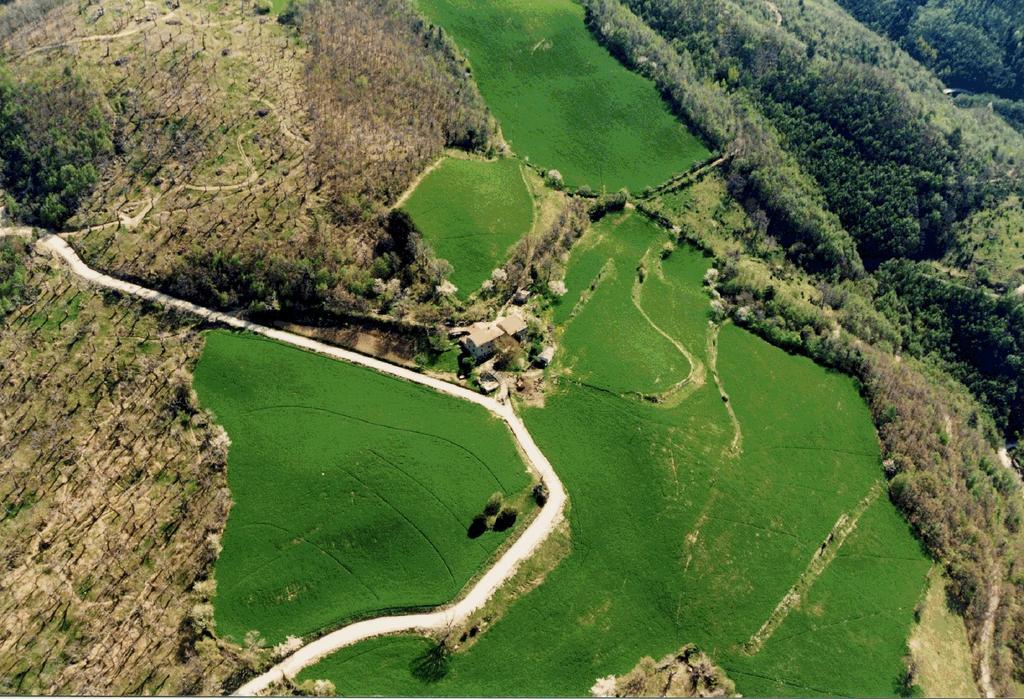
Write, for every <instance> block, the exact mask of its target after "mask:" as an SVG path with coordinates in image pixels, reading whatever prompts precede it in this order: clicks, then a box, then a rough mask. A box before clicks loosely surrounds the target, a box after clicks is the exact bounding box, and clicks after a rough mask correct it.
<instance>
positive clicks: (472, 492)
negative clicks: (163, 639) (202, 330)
mask: <svg viewBox="0 0 1024 699" xmlns="http://www.w3.org/2000/svg"><path fill="white" fill-rule="evenodd" d="M195 388H196V391H197V392H198V394H199V397H200V401H201V403H202V405H203V406H204V407H206V408H208V409H210V410H212V411H213V412H214V413H215V415H216V417H217V421H218V422H219V423H220V424H222V425H223V426H224V427H225V428H226V429H227V431H228V435H229V436H230V437H231V440H232V445H231V449H230V452H229V457H228V484H229V486H230V488H231V496H232V499H233V505H232V508H231V512H230V515H229V517H228V523H227V528H226V530H225V533H224V539H223V551H222V553H221V555H220V558H219V560H218V561H217V565H216V570H215V575H216V580H217V595H216V597H215V599H214V611H215V619H216V623H217V630H218V633H219V634H220V635H221V636H230V637H233V638H234V639H236V640H239V641H240V640H242V639H243V638H244V637H245V635H246V634H247V633H248V632H249V631H251V630H256V631H259V632H260V634H261V635H262V636H263V637H264V638H265V639H266V641H267V642H268V643H271V644H273V643H278V642H280V641H281V640H283V639H284V638H285V637H286V636H289V635H295V636H300V635H304V634H309V633H313V632H317V631H320V630H323V629H326V628H329V627H332V626H336V625H338V624H340V623H342V622H343V621H345V620H348V619H352V618H354V617H357V616H365V615H368V614H371V613H375V612H379V611H382V610H391V609H396V608H405V607H413V606H433V605H438V604H441V603H443V602H447V601H448V600H450V599H451V598H452V597H454V596H455V595H457V593H458V592H459V590H460V589H462V587H463V586H464V585H465V584H466V582H468V581H469V580H470V578H471V577H472V576H473V575H474V574H475V573H476V572H477V571H478V570H479V569H480V568H481V566H482V565H484V563H485V562H486V561H487V560H488V558H489V557H490V556H491V555H492V554H493V552H494V550H495V549H496V548H497V547H498V545H499V544H500V543H501V542H502V541H503V540H504V538H505V537H506V536H508V534H507V533H502V534H498V533H495V532H487V533H485V534H484V535H483V536H480V537H478V538H475V539H470V538H469V537H468V536H467V528H468V527H469V524H470V521H471V520H472V518H473V516H474V515H476V514H477V513H479V512H480V511H481V510H482V509H483V507H484V505H485V503H486V502H487V499H488V498H489V497H490V496H491V495H492V494H493V493H496V492H497V493H502V494H504V495H505V496H506V497H515V496H518V495H521V494H522V492H523V491H524V489H526V488H527V486H528V485H529V484H530V479H529V476H528V474H527V472H526V468H525V466H524V464H523V462H522V461H521V460H520V458H519V455H518V453H517V451H516V447H515V445H514V442H513V440H512V437H511V434H510V433H509V432H508V430H507V428H506V427H505V425H504V424H503V423H502V422H500V421H499V420H497V419H496V418H494V417H492V416H491V415H490V414H489V413H487V412H486V411H485V410H484V409H483V408H481V407H479V406H476V405H472V404H469V403H466V402H464V401H459V400H456V399H454V398H451V397H448V396H444V395H441V394H438V393H436V392H434V391H431V390H429V389H427V388H424V387H421V386H417V385H414V384H410V383H408V382H404V381H400V380H398V379H393V378H390V377H387V376H383V375H381V374H377V373H375V372H373V371H370V370H368V369H364V368H361V367H356V366H351V365H347V364H344V363H341V362H337V361H334V360H331V359H327V358H325V357H321V356H318V355H315V354H312V353H309V352H304V351H301V350H298V349H295V348H291V347H287V346H285V345H281V344H277V343H274V342H271V341H268V340H264V339H261V338H258V337H255V336H248V335H241V334H233V333H229V332H226V331H215V332H210V333H208V334H207V339H206V347H205V349H204V351H203V355H202V359H201V360H200V362H199V364H198V366H197V368H196V372H195ZM513 531H514V530H513Z"/></svg>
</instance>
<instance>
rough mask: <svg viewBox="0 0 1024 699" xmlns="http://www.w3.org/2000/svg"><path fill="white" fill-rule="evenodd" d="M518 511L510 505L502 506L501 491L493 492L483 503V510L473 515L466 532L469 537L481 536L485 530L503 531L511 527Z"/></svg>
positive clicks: (517, 515)
mask: <svg viewBox="0 0 1024 699" xmlns="http://www.w3.org/2000/svg"><path fill="white" fill-rule="evenodd" d="M518 517H519V512H518V510H516V508H514V507H511V506H504V498H503V497H502V495H501V493H495V494H494V495H492V496H491V497H490V498H489V499H488V500H487V504H486V505H484V509H483V512H481V513H480V514H478V515H476V516H474V517H473V520H472V521H471V522H470V524H469V529H468V530H467V531H466V534H467V535H468V536H469V538H470V539H476V538H477V537H479V536H482V535H483V533H484V532H486V531H487V530H491V531H496V532H504V531H508V530H509V529H511V528H512V526H513V525H515V523H516V519H517V518H518Z"/></svg>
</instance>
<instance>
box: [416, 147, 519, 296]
mask: <svg viewBox="0 0 1024 699" xmlns="http://www.w3.org/2000/svg"><path fill="white" fill-rule="evenodd" d="M520 167H521V166H520V164H519V161H517V160H514V159H511V158H507V159H502V160H495V161H490V162H488V161H483V160H466V159H463V158H446V159H445V160H444V162H442V163H441V165H440V166H438V168H437V169H435V170H434V171H433V172H431V173H429V174H428V175H427V176H426V177H424V178H423V181H422V182H421V183H420V184H419V186H418V187H417V188H416V190H415V191H414V192H413V194H412V196H411V197H410V198H409V201H408V202H407V203H406V204H405V206H404V207H403V208H404V209H405V210H406V211H407V212H408V213H409V215H410V216H411V217H412V220H413V221H414V222H415V223H416V227H417V228H418V229H419V230H420V232H422V233H423V237H424V238H425V239H426V241H427V242H429V243H430V244H431V245H432V246H433V248H434V252H435V253H436V254H437V256H438V257H441V258H444V259H446V260H448V261H449V262H450V263H451V264H452V267H453V271H452V274H451V276H450V277H449V280H450V281H451V282H452V283H453V284H454V285H455V286H456V287H458V289H459V296H460V297H462V298H465V297H467V296H468V295H469V294H470V293H472V292H473V291H476V290H477V289H478V288H480V284H482V283H483V281H484V280H485V279H488V278H489V277H490V276H491V270H493V269H494V268H495V267H498V266H500V265H501V263H502V262H503V261H504V260H505V257H506V253H507V252H508V249H509V248H510V247H511V246H512V245H513V244H514V243H515V242H516V241H517V240H519V239H520V238H521V237H522V236H523V235H525V234H526V233H528V232H529V231H530V226H531V225H532V223H533V200H532V198H531V196H530V191H529V190H528V189H527V188H526V182H524V181H523V175H522V172H520Z"/></svg>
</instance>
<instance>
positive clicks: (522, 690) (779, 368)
mask: <svg viewBox="0 0 1024 699" xmlns="http://www.w3.org/2000/svg"><path fill="white" fill-rule="evenodd" d="M664 236H665V234H664V233H663V232H662V231H660V230H659V229H657V228H655V227H654V226H653V225H651V224H648V223H647V222H645V221H643V220H642V219H640V218H639V217H638V215H636V214H632V215H629V214H627V215H625V216H620V217H615V218H608V219H605V220H604V221H603V222H601V223H600V224H598V225H597V226H595V228H594V229H593V230H592V231H591V232H590V233H589V234H588V235H587V236H586V237H585V238H584V239H583V241H581V245H580V247H579V248H578V249H577V250H576V251H574V253H573V257H572V258H571V261H570V269H569V273H568V279H569V280H570V282H569V284H568V285H569V287H570V289H569V293H568V294H567V295H566V297H565V299H564V301H565V302H566V304H567V305H568V306H569V307H570V310H565V308H564V306H563V307H562V308H559V309H558V315H559V316H560V317H561V318H562V323H563V327H564V328H565V335H564V340H565V341H564V350H565V351H564V353H563V355H565V357H564V359H563V361H564V362H565V363H566V365H567V367H568V368H569V369H570V373H568V374H567V375H566V376H564V377H563V378H562V379H560V380H559V382H558V385H557V387H556V389H555V391H554V392H553V394H552V395H550V396H549V397H548V399H547V401H546V404H545V406H544V407H543V408H531V409H528V410H526V412H525V419H526V422H527V424H528V426H529V428H530V430H531V432H532V433H533V435H534V437H535V438H536V440H537V442H538V443H539V445H540V446H541V448H542V449H544V451H545V453H546V454H547V456H548V458H550V459H551V461H552V463H554V464H555V467H556V468H557V469H558V471H559V473H560V474H561V476H562V478H563V480H564V482H565V484H566V487H567V489H568V492H569V497H570V499H571V502H572V507H571V510H570V514H569V516H570V523H571V531H572V549H571V551H570V553H569V554H568V555H567V556H566V557H565V558H564V559H563V560H562V561H561V563H560V564H559V565H558V567H556V568H555V569H554V570H553V571H552V572H551V573H550V574H549V575H548V576H547V578H546V580H545V582H544V584H543V585H541V586H539V587H538V588H536V589H535V590H533V591H532V592H530V593H528V594H527V595H526V596H524V597H523V598H522V599H520V600H518V601H517V602H516V603H515V604H513V606H512V607H511V608H510V609H509V610H508V612H507V614H506V615H505V616H504V617H503V618H501V619H500V620H498V621H497V622H495V623H494V624H493V625H491V626H490V627H489V628H487V629H486V630H485V632H484V633H483V634H482V636H480V637H479V639H478V640H477V642H476V643H475V644H474V645H473V646H472V647H471V648H470V649H469V650H467V651H466V652H458V653H455V654H454V655H453V656H452V661H451V665H450V669H449V672H448V674H447V675H446V676H445V677H444V678H443V679H441V680H440V681H438V682H436V683H432V684H426V683H424V682H422V681H420V680H419V679H417V678H416V677H415V676H413V674H412V673H411V671H410V667H411V666H412V665H413V663H414V662H415V660H416V658H417V656H418V655H420V654H422V652H423V650H424V649H425V647H426V642H425V641H424V640H423V639H418V638H414V637H409V636H405V637H397V638H385V639H377V640H373V641H369V642H366V643H362V644H359V645H357V646H354V647H352V648H348V649H343V650H342V651H339V652H338V653H336V654H334V655H332V656H330V657H328V658H326V659H324V660H323V661H321V662H320V663H319V664H318V665H316V666H313V667H311V668H308V669H307V670H305V671H304V672H303V673H301V675H300V679H309V678H318V677H326V678H329V679H331V680H332V681H333V682H334V683H335V685H336V687H337V689H338V691H339V692H340V693H342V694H357V695H369V694H396V695H410V694H430V695H435V694H446V695H452V694H455V695H459V694H462V695H480V694H496V695H508V694H517V695H521V694H525V695H548V694H555V695H587V694H589V692H590V687H591V686H592V685H593V684H594V682H595V681H596V680H597V679H598V678H600V677H604V676H606V675H608V674H611V673H615V674H620V673H623V672H625V671H627V670H629V669H630V668H631V667H632V666H633V665H634V664H635V663H636V662H637V661H638V660H639V659H640V657H642V656H644V655H650V656H653V657H655V658H658V657H661V656H663V655H665V654H667V653H669V652H671V651H672V650H675V649H677V648H679V647H680V646H682V645H683V644H684V643H687V642H696V643H698V644H699V645H700V646H701V647H702V648H704V649H706V650H707V651H709V652H710V653H711V654H712V655H713V657H714V658H715V660H716V661H717V662H718V663H720V664H721V665H722V666H723V667H724V668H725V669H726V671H727V672H728V673H729V675H730V676H731V677H732V678H733V679H734V680H735V681H736V684H737V689H738V691H740V692H742V693H743V694H746V695H754V694H768V695H776V694H790V695H793V694H795V695H803V694H865V695H886V694H892V693H893V692H894V690H895V683H896V681H897V677H898V675H899V673H900V671H901V669H902V667H903V665H902V660H901V658H902V656H903V654H904V652H905V640H906V637H907V633H908V631H909V629H910V626H911V624H912V621H913V608H914V605H915V602H916V601H917V599H918V596H919V594H920V593H921V591H922V590H923V588H924V585H925V577H926V574H927V571H928V567H929V562H928V560H927V559H926V557H925V556H924V555H923V554H922V553H921V551H920V549H919V546H918V544H917V542H916V541H915V540H914V539H913V537H912V536H911V534H910V532H909V530H908V527H907V525H906V524H905V523H904V522H903V520H902V519H901V518H900V517H899V516H898V514H897V513H896V511H895V509H894V508H893V506H892V505H891V504H890V503H889V501H888V499H887V498H886V497H885V495H884V493H883V492H882V489H881V488H880V485H881V484H880V483H879V478H880V474H881V468H880V463H879V452H878V445H877V441H876V438H875V435H874V430H873V427H872V424H871V420H870V416H869V414H868V411H867V408H866V406H865V405H864V403H863V401H862V400H861V399H860V397H859V396H858V394H857V392H856V390H855V388H854V386H853V384H852V382H851V380H850V379H849V378H848V377H845V376H842V375H840V374H836V373H831V372H828V371H826V370H825V369H823V368H821V367H819V366H817V365H815V364H814V363H813V362H811V361H810V360H808V359H805V358H802V357H795V356H790V355H788V354H786V353H785V352H783V351H781V350H779V349H777V348H775V347H773V346H771V345H769V344H768V343H766V342H764V341H762V340H760V339H759V338H756V337H754V336H753V335H751V334H749V333H747V332H745V331H743V330H740V329H738V328H736V327H734V326H731V325H727V326H725V327H723V328H722V329H721V331H720V333H719V337H718V345H717V346H718V350H717V368H718V371H719V374H720V376H721V379H722V382H723V385H724V388H725V390H726V391H727V392H728V393H729V396H730V403H731V405H732V407H733V409H734V411H735V413H736V416H737V418H738V420H739V423H740V426H741V431H742V449H741V450H740V451H739V452H738V453H737V452H735V451H733V450H732V449H731V448H730V445H731V443H732V440H733V437H734V430H733V425H732V422H731V421H730V419H729V416H728V413H727V412H726V409H725V405H724V403H723V401H722V399H721V397H720V396H719V394H718V389H717V388H716V386H715V383H714V381H713V377H712V374H711V373H710V369H711V368H712V367H713V366H714V365H713V363H712V357H713V353H709V351H708V347H709V344H708V333H709V325H708V323H707V313H706V311H707V297H706V295H705V294H704V293H703V291H702V289H701V279H702V277H703V274H704V271H705V270H706V269H707V266H708V262H707V260H706V259H705V258H704V257H703V256H702V255H701V254H700V253H698V252H696V251H694V250H691V249H687V248H680V249H677V250H676V251H675V252H674V253H673V254H672V255H671V257H669V258H668V259H667V260H665V261H663V262H662V261H660V260H659V259H658V255H657V254H656V253H657V252H658V250H659V249H660V247H661V245H662V244H663V242H664V241H665V237H664ZM612 259H614V264H615V275H614V276H603V277H601V278H600V279H599V280H598V281H597V283H596V289H595V290H594V291H593V293H592V294H591V295H590V296H589V300H587V301H586V302H584V303H579V302H578V299H576V300H574V297H576V296H577V294H578V292H579V291H581V288H580V284H579V283H578V282H579V281H580V280H581V279H582V280H585V281H584V286H583V288H588V287H589V285H590V282H591V281H592V280H593V279H594V277H595V276H596V271H595V270H599V269H601V268H602V267H603V266H604V265H606V264H607V261H608V260H612ZM644 259H646V265H645V274H644V281H643V283H642V284H640V282H639V277H638V276H637V274H636V272H635V270H636V268H637V267H638V266H639V265H640V264H641V261H642V260H644ZM578 264H579V265H582V267H583V271H579V268H578V267H577V265H578ZM631 278H632V279H631ZM574 279H575V280H576V283H574V282H573V281H572V280H574ZM627 280H629V283H626V281H627ZM633 280H635V281H636V284H637V285H639V287H640V288H639V290H637V289H636V287H635V286H634V283H633ZM574 285H575V286H576V288H575V289H574V288H573V286H574ZM606 285H607V286H606ZM637 292H639V293H638V297H639V299H640V303H641V307H642V308H643V309H644V310H645V311H646V312H647V315H648V316H649V317H650V319H651V320H652V321H653V322H654V324H655V325H657V326H658V328H659V329H660V330H661V331H662V332H664V333H666V334H667V335H669V336H670V337H671V338H673V339H674V340H676V341H677V342H679V343H681V344H682V345H683V346H684V347H685V348H686V349H688V350H689V351H690V353H691V355H692V356H693V357H694V361H696V362H701V363H702V364H703V365H704V366H705V367H706V368H707V370H708V371H707V381H706V383H704V384H703V385H702V386H699V387H696V388H691V389H690V390H689V392H686V393H685V397H684V398H683V399H682V400H677V401H672V400H666V401H665V402H663V403H660V404H653V403H650V402H648V401H645V400H641V399H638V398H637V397H635V396H634V395H632V393H631V392H632V391H642V390H643V389H644V388H649V387H650V386H651V385H652V384H653V381H654V377H657V376H661V375H662V374H664V376H665V377H666V378H667V379H668V380H673V379H675V378H676V377H678V376H680V375H683V376H685V375H686V374H687V373H688V372H689V368H688V367H687V366H686V365H685V364H683V363H681V362H680V360H679V359H673V358H672V357H671V356H670V353H669V350H668V349H667V348H664V347H662V348H661V349H658V350H657V351H656V353H653V352H652V353H651V354H649V355H646V357H647V358H646V359H645V360H644V362H643V363H628V362H624V363H622V364H621V365H620V375H619V376H617V377H614V381H611V380H610V378H609V377H612V375H613V371H612V369H611V368H610V364H611V362H610V361H609V360H607V359H606V358H605V357H602V356H600V354H601V353H600V351H599V350H603V351H605V352H607V356H608V357H613V356H621V355H622V353H623V351H624V350H623V349H622V347H619V346H617V345H619V343H630V344H629V345H628V346H631V347H632V346H641V345H643V346H652V347H653V346H660V345H659V342H660V340H664V337H663V336H662V335H661V334H660V333H658V332H657V331H656V330H655V328H654V327H652V326H651V324H650V323H647V322H646V321H643V318H642V317H641V316H640V314H639V312H638V311H637V310H636V309H635V308H633V307H632V306H631V303H630V294H636V293H637ZM627 316H629V317H627ZM638 318H639V320H638ZM578 324H582V325H584V326H588V325H594V326H595V327H600V328H603V330H604V332H603V337H601V338H598V333H597V332H596V331H591V330H590V329H588V328H587V327H584V329H583V330H580V329H579V328H578V327H577V328H574V326H577V325H578ZM629 334H632V335H634V336H635V337H627V335H629ZM588 343H597V347H596V348H595V347H587V348H586V352H585V351H584V345H585V344H588ZM670 346H671V344H670ZM648 362H650V363H662V364H664V366H650V365H648V364H647V363H648ZM605 364H608V365H609V366H605ZM587 377H589V378H590V379H591V380H589V381H588V378H587ZM594 377H597V379H598V380H597V381H594V380H593V379H594ZM601 383H603V384H604V385H598V384H601ZM872 493H875V494H876V495H875V497H874V499H871V494H872ZM862 503H863V505H862ZM858 512H860V515H859V518H858V519H856V527H855V528H854V529H853V530H852V532H851V533H849V535H848V536H847V538H846V539H845V540H844V542H843V545H842V546H841V547H840V548H839V549H838V552H837V554H836V556H835V558H834V559H832V561H831V562H830V563H829V565H828V566H827V567H825V568H824V570H823V571H822V572H820V575H818V576H817V577H814V578H812V579H811V580H810V581H809V585H808V586H807V589H806V591H805V592H804V594H803V598H802V601H801V602H800V604H798V605H797V606H795V607H794V608H793V609H791V610H789V612H788V614H785V615H784V616H783V617H782V618H781V619H780V623H778V624H777V626H775V628H774V631H773V633H771V634H770V635H769V636H768V637H767V638H766V640H765V642H764V644H763V645H762V646H761V647H760V649H759V650H757V651H756V652H753V653H748V652H747V651H745V650H744V645H745V644H746V643H747V641H748V640H749V639H750V638H751V637H752V636H753V635H754V634H755V633H756V632H757V631H758V629H760V628H761V626H762V624H764V623H765V621H766V620H768V619H769V617H770V615H771V614H772V611H773V610H774V609H775V608H776V606H777V605H778V604H779V602H780V601H781V600H782V599H783V598H784V596H785V595H786V593H787V591H788V590H789V589H790V588H791V586H793V585H794V584H795V583H797V581H798V580H800V579H801V576H802V574H803V573H804V571H805V570H806V569H807V568H808V564H809V563H810V562H811V560H812V557H813V556H814V553H815V551H816V550H817V549H818V547H819V546H820V545H821V543H822V542H823V541H825V540H826V538H827V537H828V535H829V532H830V531H831V530H832V529H833V527H834V526H835V525H836V523H837V520H839V518H840V517H841V516H842V515H844V514H847V515H851V516H856V514H857V513H858Z"/></svg>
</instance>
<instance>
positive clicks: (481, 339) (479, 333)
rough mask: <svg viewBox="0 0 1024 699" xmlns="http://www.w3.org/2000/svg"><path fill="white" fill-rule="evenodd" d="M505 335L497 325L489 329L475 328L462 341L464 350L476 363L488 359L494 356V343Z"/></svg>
mask: <svg viewBox="0 0 1024 699" xmlns="http://www.w3.org/2000/svg"><path fill="white" fill-rule="evenodd" d="M504 334H505V331H504V330H502V329H501V328H499V327H498V326H497V325H492V326H491V327H489V328H474V329H473V330H471V331H470V332H469V334H468V335H465V336H464V337H463V338H462V339H461V340H459V342H460V343H462V348H463V349H464V350H466V352H468V353H469V356H471V357H472V358H473V359H475V360H476V361H478V362H479V361H481V360H484V359H487V358H488V357H490V356H491V355H492V354H494V341H495V340H497V339H498V338H499V337H501V336H502V335H504Z"/></svg>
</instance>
